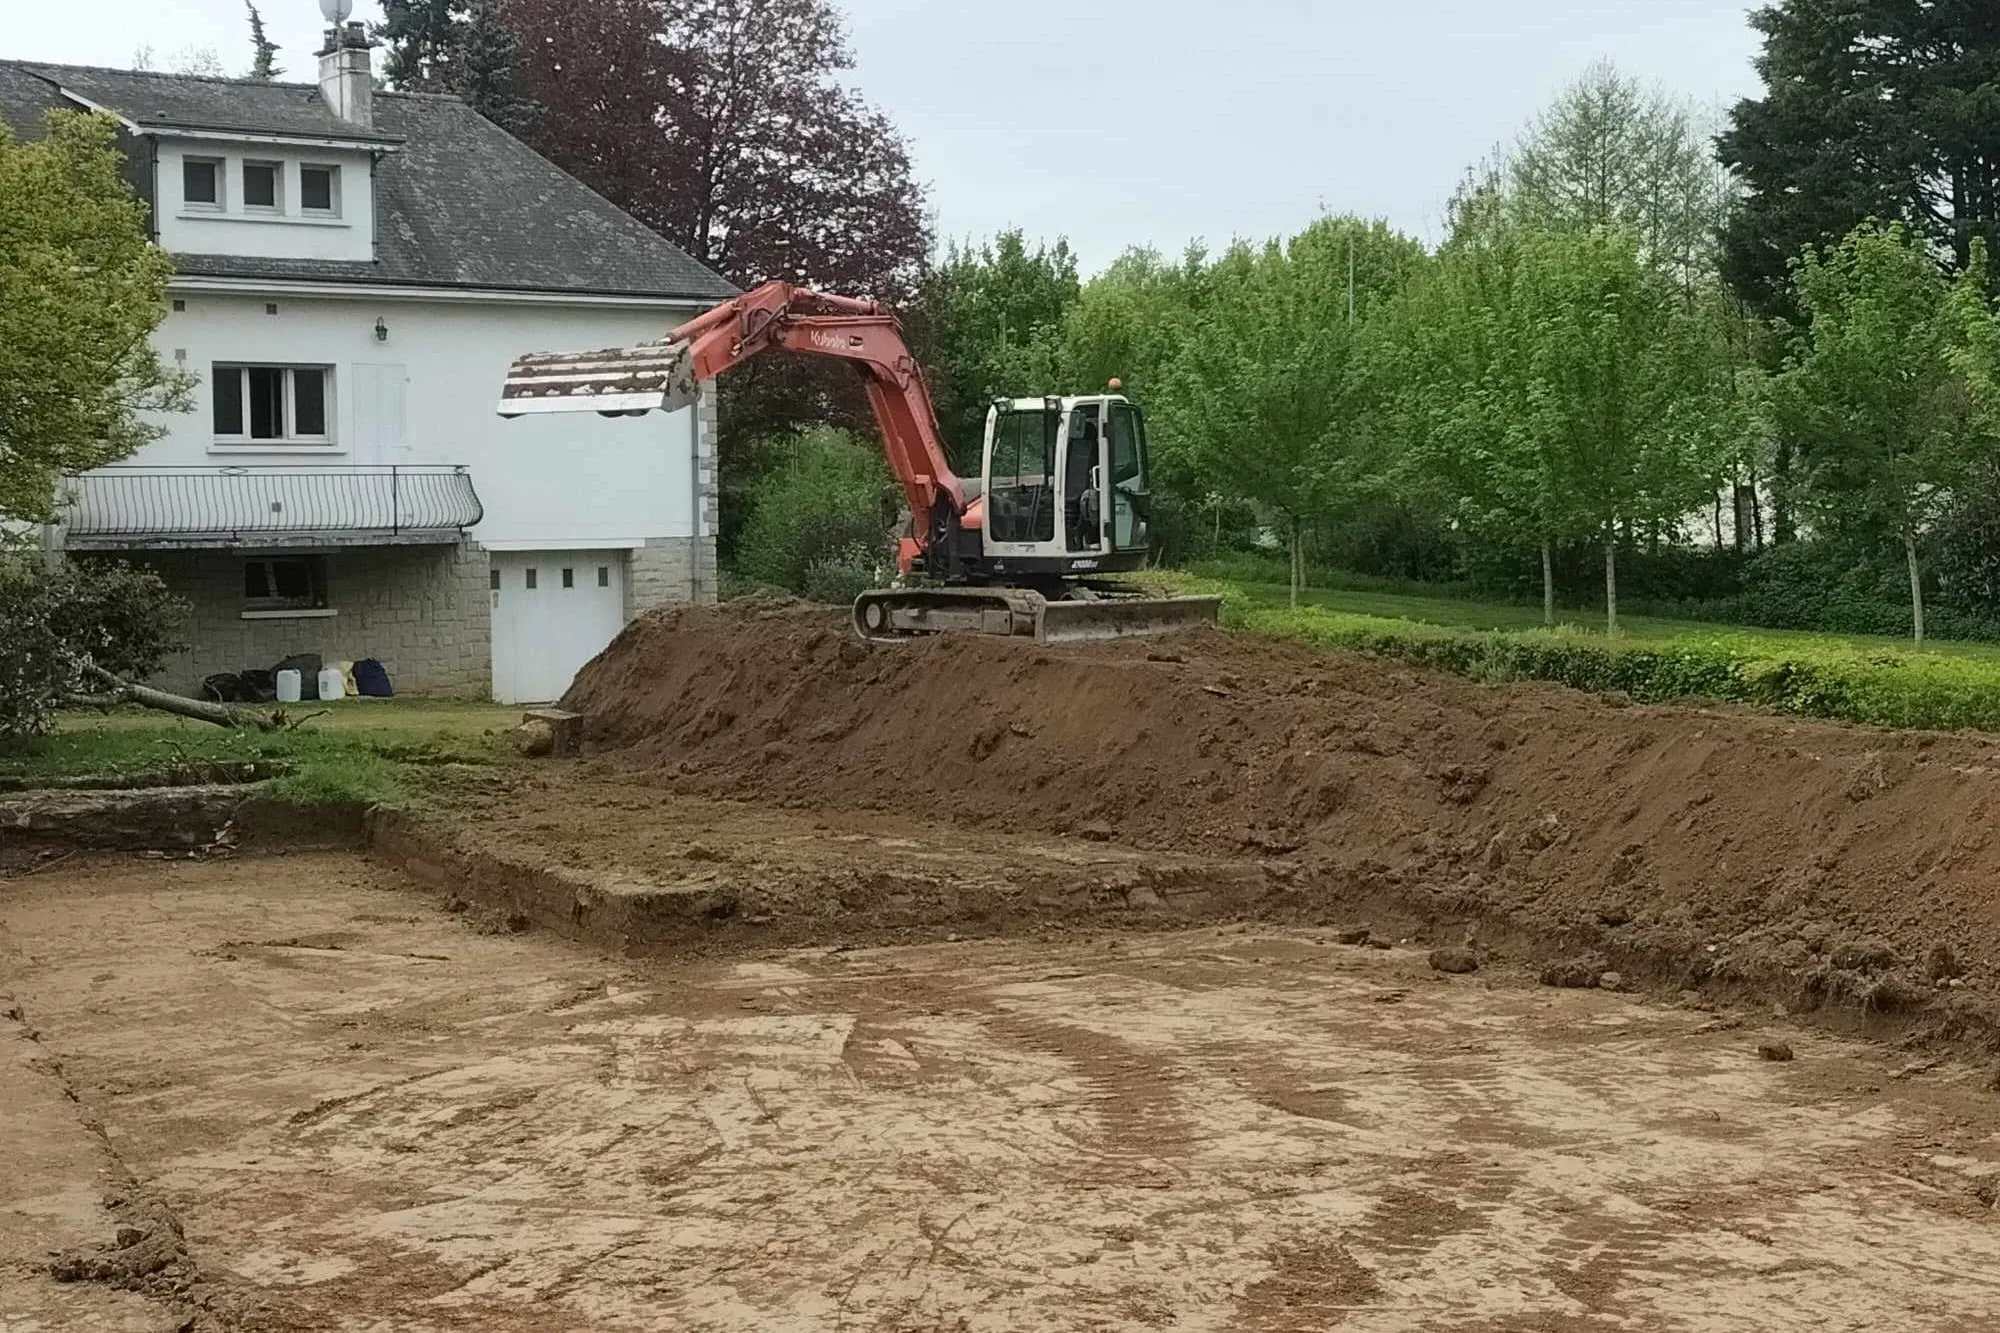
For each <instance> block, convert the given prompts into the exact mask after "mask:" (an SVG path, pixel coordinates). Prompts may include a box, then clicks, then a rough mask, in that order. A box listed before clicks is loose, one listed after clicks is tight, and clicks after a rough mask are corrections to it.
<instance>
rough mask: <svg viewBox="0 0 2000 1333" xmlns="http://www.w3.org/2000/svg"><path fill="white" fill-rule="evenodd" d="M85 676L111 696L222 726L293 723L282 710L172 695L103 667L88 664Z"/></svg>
mask: <svg viewBox="0 0 2000 1333" xmlns="http://www.w3.org/2000/svg"><path fill="white" fill-rule="evenodd" d="M83 673H84V675H86V676H88V677H90V678H91V679H92V680H94V681H96V682H97V683H98V684H100V685H104V686H106V687H107V688H108V689H109V691H110V696H109V697H110V698H112V699H113V700H116V701H118V702H123V703H134V704H141V705H143V706H145V707H147V708H157V709H159V710H160V711H161V712H163V713H175V714H178V715H179V716H181V717H191V718H193V719H194V720H195V721H197V722H213V723H214V724H215V725H216V726H218V727H255V728H257V729H258V730H259V731H285V730H289V729H290V726H291V724H289V723H288V722H287V721H286V720H285V715H284V712H283V711H282V710H277V711H273V712H268V713H266V712H263V711H261V710H259V709H254V708H231V707H230V706H229V705H228V704H219V703H209V702H208V701H207V700H205V699H190V698H188V697H187V696H186V695H184V694H169V693H168V692H167V691H165V690H156V689H153V688H152V687H151V686H147V685H134V684H133V683H132V682H131V681H129V680H121V679H119V678H118V677H117V676H114V675H112V674H111V673H110V672H109V671H106V670H105V669H104V668H103V667H101V666H97V665H94V664H92V663H85V664H84V668H83ZM105 697H106V696H103V695H92V696H89V698H90V699H91V701H92V702H93V703H96V702H98V701H99V700H101V699H103V698H105Z"/></svg>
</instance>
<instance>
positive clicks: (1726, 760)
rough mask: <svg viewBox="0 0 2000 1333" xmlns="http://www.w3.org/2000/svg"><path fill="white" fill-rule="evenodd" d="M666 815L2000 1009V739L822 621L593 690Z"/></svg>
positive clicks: (621, 750)
mask: <svg viewBox="0 0 2000 1333" xmlns="http://www.w3.org/2000/svg"><path fill="white" fill-rule="evenodd" d="M567 702H568V703H569V704H570V705H571V706H573V707H578V708H581V709H583V710H584V711H586V712H587V713H588V714H589V715H590V719H591V727H592V737H593V740H594V742H595V743H596V744H597V745H598V746H599V747H600V750H601V752H605V753H607V755H608V759H607V762H609V763H610V764H612V765H614V766H616V767H618V768H619V769H621V770H623V771H626V772H628V773H630V774H631V775H632V776H633V777H635V778H637V779H638V780H642V781H649V782H656V783H660V784H663V785H667V786H671V787H673V788H675V789H678V790H685V791H693V792H700V793H705V794H711V795H725V796H735V797H747V798H752V799H758V800H764V801H771V802H776V803H782V804H787V805H799V806H810V807H844V808H874V809H892V810H896V811H898V812H901V813H904V814H909V815H919V816H926V815H934V816H935V817H936V818H937V819H939V820H941V821H951V822H956V823H961V824H978V825H984V826H997V827H1000V828H1018V829H1022V830H1024V831H1025V830H1034V831H1053V832H1071V833H1082V834H1084V835H1086V836H1092V837H1102V838H1106V839H1116V840H1117V841H1120V842H1125V843H1131V844H1134V845H1138V846H1142V847H1143V846H1151V847H1161V848H1169V847H1170V848H1176V849H1182V850H1190V851H1206V852H1221V851H1230V852H1236V853H1241V852H1245V851H1248V852H1251V853H1253V854H1258V855H1263V856H1268V857H1271V858H1282V859H1285V860H1287V861H1289V862H1291V863H1293V864H1295V865H1297V866H1299V867H1301V868H1302V869H1303V870H1304V871H1306V872H1309V873H1316V874H1328V875H1346V876H1350V877H1354V878H1355V879H1356V881H1357V883H1358V884H1359V885H1361V886H1362V887H1366V888H1371V889H1378V890H1379V889H1381V888H1383V887H1385V886H1387V887H1390V888H1395V889H1400V890H1402V891H1406V892H1408V893H1410V894H1414V895H1418V896H1427V897H1428V898H1429V900H1430V901H1432V902H1433V903H1434V904H1435V905H1436V906H1437V908H1438V909H1439V910H1440V911H1441V912H1458V913H1462V914H1467V915H1474V916H1477V915H1486V914H1492V915H1498V916H1502V917H1505V918H1507V919H1510V920H1513V921H1515V922H1519V923H1523V924H1526V925H1529V926H1530V927H1532V928H1533V929H1534V930H1535V931H1536V932H1538V933H1539V934H1541V935H1542V936H1543V937H1545V938H1549V939H1555V940H1565V941H1567V942H1569V943H1570V944H1573V945H1576V946H1577V947H1583V946H1586V945H1588V946H1592V947H1601V948H1605V949H1608V950H1610V951H1612V952H1613V954H1614V956H1625V957H1629V958H1633V959H1638V958H1642V957H1650V958H1655V959H1659V958H1677V959H1681V960H1683V961H1688V962H1692V963H1693V964H1694V967H1693V971H1694V972H1695V973H1696V974H1697V975H1699V974H1703V973H1710V972H1712V973H1714V974H1715V975H1716V976H1718V977H1719V978H1721V979H1724V980H1727V979H1729V978H1730V977H1731V976H1732V975H1737V976H1742V977H1744V978H1745V979H1760V978H1761V979H1769V978H1770V977H1772V976H1776V975H1782V976H1784V977H1787V978H1790V979H1791V980H1792V981H1794V982H1797V983H1799V984H1800V985H1801V986H1802V987H1803V988H1805V989H1806V990H1808V991H1817V992H1819V993H1821V994H1823V995H1829V996H1831V997H1834V998H1845V999H1851V1000H1855V1001H1858V1002H1859V1003H1861V1004H1862V1005H1864V1006H1866V1007H1873V1008H1897V1007H1905V1008H1907V1007H1912V1006H1915V1005H1919V1004H1922V1003H1926V1002H1930V1001H1933V1000H1938V999H1954V998H1964V997H1959V996H1957V991H1958V990H1959V986H1955V985H1954V984H1953V982H1954V981H1955V980H1957V979H1958V978H1959V977H1960V976H1961V975H1962V976H1963V978H1964V981H1963V982H1962V983H1961V985H1963V986H1966V987H1969V988H1970V989H1969V990H1968V991H1967V995H1969V994H1970V993H1971V992H1972V991H1974V990H1977V991H1986V990H1988V989H1989V987H1990V988H1991V989H1993V990H1994V991H1996V992H2000V846H1996V845H1995V842H1994V839H1993V836H1992V829H1993V827H1994V825H1995V823H1996V818H2000V746H1996V745H1995V744H1994V743H1992V742H1990V741H1987V740H1983V739H1977V738H1971V737H1960V736H1942V735H1934V734H1922V733H1907V732H1889V731H1881V730H1874V729H1865V728H1856V727H1847V726H1839V725H1834V724H1825V723H1813V722H1806V721H1797V720H1790V719H1780V718H1768V717H1761V716H1756V715H1752V714H1748V713H1744V712H1740V711H1736V710H1731V709H1721V708H1696V707H1634V706H1620V705H1619V704H1618V702H1617V701H1613V700H1605V699H1599V698H1594V697H1590V696H1586V695H1581V694H1578V693H1575V692H1572V691H1568V690H1563V689H1560V688H1558V687H1553V686H1550V687H1540V686H1518V685H1514V686H1503V687H1489V686H1482V685H1479V684H1476V683H1473V682H1469V681H1464V680H1460V679H1457V678H1454V677H1447V676H1442V675H1434V674H1430V673H1424V672H1420V671H1416V670H1413V669H1409V668H1404V667H1399V666H1394V665H1387V664H1383V663H1380V662H1376V661H1371V660H1367V659H1363V658H1358V657H1353V656H1346V655H1337V654H1326V653H1321V652H1317V651H1312V650H1308V649H1305V648H1301V647H1293V646H1287V645H1281V644H1274V643H1270V642H1267V641H1263V640H1257V639H1250V638H1239V637H1234V636H1229V635H1224V634H1221V633H1217V632H1206V631H1205V632H1200V633H1195V634H1190V635H1184V636H1179V637H1176V638H1174V639H1172V640H1155V641H1152V642H1150V643H1146V644H1116V645H1096V646H1088V647H1071V648H1061V649H1052V648H1038V647H1035V646H1033V645H1031V644H1027V643H1024V642H1010V641H1005V640H995V639H983V638H975V637H955V636H954V637H945V638H939V639H934V640H930V641H926V642H920V643H915V644H911V645H907V646H900V647H896V648H893V649H880V648H878V649H872V650H871V649H867V648H864V647H862V646H861V645H859V644H857V643H855V642H854V641H852V639H851V638H850V637H849V636H848V635H846V634H845V633H844V632H843V629H842V626H841V624H840V621H839V618H838V617H836V616H834V615H831V614H827V613H822V612H818V611H809V610H801V609H792V608H767V609H763V610H758V611H750V612H744V611H714V610H701V611H693V610H680V611H671V612H662V613H657V614H654V615H652V616H648V617H646V618H644V619H641V620H640V621H637V622H635V623H634V624H633V625H631V626H630V627H628V628H627V630H626V631H625V633H624V634H623V635H621V636H620V638H619V639H618V640H617V641H616V642H615V643H614V644H613V645H612V646H611V647H610V648H609V649H608V650H607V651H606V652H605V653H604V655H603V656H602V657H600V658H599V659H598V660H597V661H595V662H593V663H592V664H591V665H590V666H588V667H586V668H585V670H584V671H583V673H582V674H581V675H580V676H579V677H578V678H577V682H576V685H575V686H574V688H573V689H572V691H571V694H570V696H569V699H568V700H567Z"/></svg>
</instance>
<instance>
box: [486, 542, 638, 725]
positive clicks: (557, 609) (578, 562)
mask: <svg viewBox="0 0 2000 1333" xmlns="http://www.w3.org/2000/svg"><path fill="white" fill-rule="evenodd" d="M491 559H492V573H491V574H490V576H489V579H490V583H491V588H492V593H491V595H492V598H493V697H494V698H495V699H497V700H499V701H500V702H501V703H503V704H519V703H548V702H550V701H551V700H555V699H560V698H562V696H563V691H565V690H567V689H568V688H569V683H570V681H571V680H573V679H574V678H575V677H576V673H577V671H578V670H579V669H581V668H582V666H583V664H584V663H585V662H588V661H589V660H590V659H591V658H593V657H595V656H597V654H598V653H600V652H602V651H603V649H604V645H606V644H607V643H610V642H611V640H612V638H613V637H614V636H615V635H616V634H617V633H618V631H619V629H620V628H622V627H623V626H624V624H625V553H624V552H623V551H495V552H493V553H492V556H491Z"/></svg>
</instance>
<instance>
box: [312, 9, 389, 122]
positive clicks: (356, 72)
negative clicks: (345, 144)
mask: <svg viewBox="0 0 2000 1333" xmlns="http://www.w3.org/2000/svg"><path fill="white" fill-rule="evenodd" d="M319 95H320V96H321V97H324V98H325V99H326V104H327V105H328V106H329V107H331V108H333V114H334V115H336V116H339V117H340V118H341V119H342V120H345V121H349V122H351V123H353V124H356V125H367V124H369V123H370V122H371V121H372V120H373V118H374V113H375V79H374V71H373V70H372V69H370V67H369V61H368V34H367V32H366V30H364V29H363V28H362V26H361V25H360V24H359V23H348V24H344V25H342V24H336V25H335V26H334V27H331V28H328V29H327V30H326V44H325V45H324V46H322V47H321V48H320V53H319Z"/></svg>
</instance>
